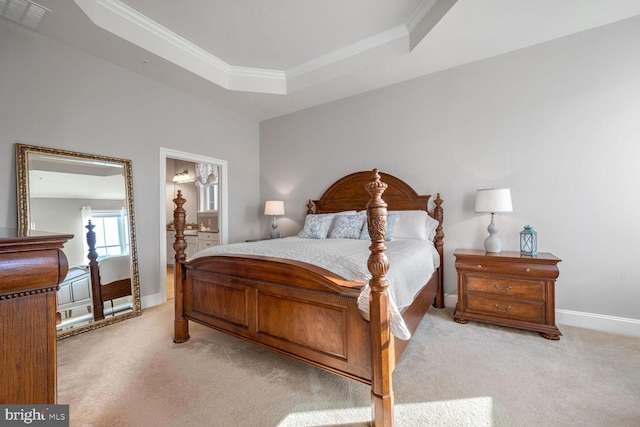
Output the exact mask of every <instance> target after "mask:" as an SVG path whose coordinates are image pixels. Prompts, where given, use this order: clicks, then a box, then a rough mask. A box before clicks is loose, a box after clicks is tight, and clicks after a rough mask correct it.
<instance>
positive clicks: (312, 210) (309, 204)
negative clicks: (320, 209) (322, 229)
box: [307, 199, 316, 215]
mask: <svg viewBox="0 0 640 427" xmlns="http://www.w3.org/2000/svg"><path fill="white" fill-rule="evenodd" d="M314 213H316V204H315V203H314V202H313V200H311V199H309V201H308V202H307V215H309V214H314Z"/></svg>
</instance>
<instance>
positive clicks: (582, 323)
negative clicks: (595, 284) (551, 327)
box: [556, 309, 640, 338]
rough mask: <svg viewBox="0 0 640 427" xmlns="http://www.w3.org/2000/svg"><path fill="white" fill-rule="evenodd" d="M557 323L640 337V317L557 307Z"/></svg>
mask: <svg viewBox="0 0 640 427" xmlns="http://www.w3.org/2000/svg"><path fill="white" fill-rule="evenodd" d="M556 323H557V324H559V325H569V326H576V327H578V328H587V329H594V330H596V331H602V332H610V333H612V334H620V335H629V336H632V337H638V338H640V319H629V318H626V317H616V316H608V315H606V314H597V313H584V312H581V311H571V310H562V309H557V310H556Z"/></svg>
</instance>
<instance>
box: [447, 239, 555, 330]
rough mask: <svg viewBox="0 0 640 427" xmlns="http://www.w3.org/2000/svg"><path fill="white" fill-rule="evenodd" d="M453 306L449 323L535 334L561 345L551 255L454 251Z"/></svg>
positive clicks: (553, 266) (552, 258)
mask: <svg viewBox="0 0 640 427" xmlns="http://www.w3.org/2000/svg"><path fill="white" fill-rule="evenodd" d="M453 255H454V256H455V257H456V270H457V272H458V305H457V306H456V311H455V314H454V317H453V320H455V321H456V322H458V323H467V322H468V321H469V320H475V321H477V322H485V323H492V324H495V325H500V326H510V327H514V328H519V329H528V330H531V331H537V332H540V335H541V336H543V337H544V338H547V339H550V340H558V339H560V335H562V334H561V333H560V330H559V329H558V327H557V326H556V325H555V293H554V290H555V289H554V288H555V282H556V279H557V278H558V275H559V270H558V266H557V264H558V263H559V262H560V261H561V260H560V259H559V258H557V257H556V256H555V255H553V254H550V253H539V254H538V255H536V256H527V255H521V254H520V252H509V251H503V252H500V253H488V252H485V251H482V250H473V249H456V251H455V252H454V253H453Z"/></svg>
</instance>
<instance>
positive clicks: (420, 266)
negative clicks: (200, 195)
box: [191, 237, 440, 339]
mask: <svg viewBox="0 0 640 427" xmlns="http://www.w3.org/2000/svg"><path fill="white" fill-rule="evenodd" d="M370 244H371V242H370V241H368V240H357V239H303V238H299V237H287V238H284V239H273V240H263V241H259V242H250V243H235V244H231V245H223V246H214V247H211V248H208V249H205V250H203V251H200V252H198V253H196V254H195V255H194V256H193V257H192V258H191V259H195V258H200V257H204V256H212V255H224V254H235V255H238V254H244V255H260V256H270V257H278V258H284V259H291V260H296V261H302V262H307V263H309V264H313V265H316V266H318V267H322V268H325V269H327V270H329V271H332V272H334V273H335V274H337V275H339V276H341V277H343V278H345V279H347V280H353V281H358V282H363V283H365V284H366V286H365V287H364V288H363V291H362V293H361V295H360V297H359V298H358V307H359V308H360V310H362V311H363V312H365V313H368V312H369V286H368V282H369V280H370V279H371V274H370V273H369V270H368V268H367V259H368V258H369V255H370V251H369V246H370ZM385 245H386V246H387V251H386V252H385V253H386V255H387V258H389V264H390V267H389V271H388V272H387V280H388V281H389V298H390V301H391V322H390V327H391V333H393V335H395V336H396V337H398V338H401V339H409V338H410V337H411V333H410V332H409V330H408V329H407V327H406V325H405V323H404V320H403V319H402V316H401V315H400V310H402V309H403V308H405V307H408V306H409V305H411V303H412V302H413V299H414V298H415V296H416V294H417V293H418V291H420V289H421V288H422V287H423V286H424V284H425V283H427V280H429V278H430V277H431V275H432V274H433V272H434V271H435V269H436V268H437V267H439V265H440V258H439V256H438V252H437V251H436V249H435V247H434V246H433V244H432V243H431V242H428V241H425V240H413V239H399V240H393V241H390V242H385Z"/></svg>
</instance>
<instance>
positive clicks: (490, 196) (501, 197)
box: [475, 188, 513, 253]
mask: <svg viewBox="0 0 640 427" xmlns="http://www.w3.org/2000/svg"><path fill="white" fill-rule="evenodd" d="M475 211H476V212H478V213H490V214H491V223H490V224H489V226H488V227H487V231H488V232H489V237H487V238H486V239H485V241H484V249H485V250H486V251H487V252H492V253H498V252H500V251H502V242H501V241H500V238H499V237H498V226H497V225H496V223H495V221H494V218H493V216H494V214H495V213H496V212H512V211H513V207H512V206H511V190H510V189H508V188H498V189H493V188H491V189H486V190H478V193H477V194H476V209H475Z"/></svg>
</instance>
